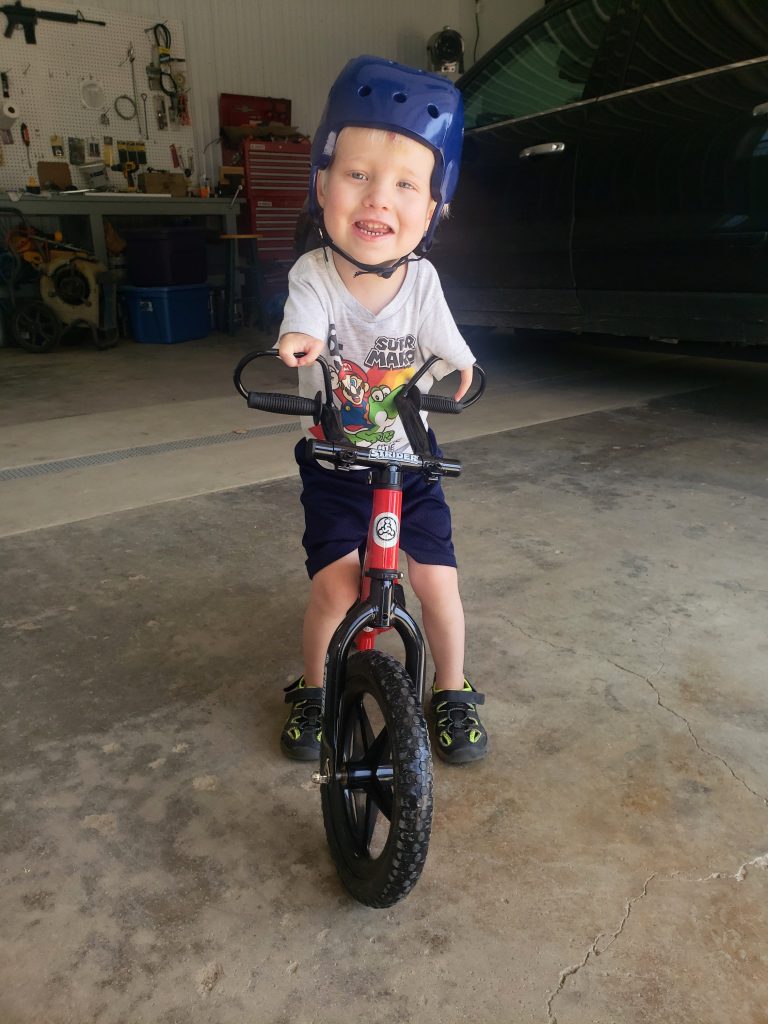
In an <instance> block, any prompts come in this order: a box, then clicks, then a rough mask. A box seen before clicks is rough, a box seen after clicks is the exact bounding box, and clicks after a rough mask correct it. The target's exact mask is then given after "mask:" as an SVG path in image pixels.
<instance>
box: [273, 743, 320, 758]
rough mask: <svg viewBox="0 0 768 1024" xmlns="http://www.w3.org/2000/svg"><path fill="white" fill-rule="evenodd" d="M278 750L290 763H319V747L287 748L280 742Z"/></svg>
mask: <svg viewBox="0 0 768 1024" xmlns="http://www.w3.org/2000/svg"><path fill="white" fill-rule="evenodd" d="M280 749H281V750H282V752H283V754H284V755H285V756H286V757H287V758H289V759H290V760H291V761H319V760H320V747H319V746H318V747H316V748H313V747H289V746H288V745H287V744H286V743H283V741H282V740H280Z"/></svg>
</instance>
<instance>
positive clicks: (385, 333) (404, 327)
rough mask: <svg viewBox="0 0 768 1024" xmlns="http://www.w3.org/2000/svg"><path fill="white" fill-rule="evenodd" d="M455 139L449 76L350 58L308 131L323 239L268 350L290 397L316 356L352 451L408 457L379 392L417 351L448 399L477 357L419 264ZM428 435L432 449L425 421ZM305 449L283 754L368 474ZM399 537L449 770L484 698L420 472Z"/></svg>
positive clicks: (433, 490)
mask: <svg viewBox="0 0 768 1024" xmlns="http://www.w3.org/2000/svg"><path fill="white" fill-rule="evenodd" d="M462 134H463V111H462V105H461V96H460V94H459V92H458V91H457V90H456V89H455V88H454V86H453V85H451V83H450V82H449V81H448V80H447V79H444V78H441V77H440V76H439V75H433V74H429V73H427V72H423V71H418V70H416V69H414V68H408V67H405V66H403V65H400V64H396V63H394V62H393V61H387V60H383V59H381V58H378V57H358V58H356V59H355V60H352V61H350V62H349V63H348V64H347V65H346V67H345V68H344V69H343V70H342V72H341V74H340V75H339V77H338V78H337V80H336V82H335V83H334V85H333V86H332V88H331V91H330V94H329V97H328V103H327V106H326V108H325V111H324V113H323V117H322V120H321V123H320V126H319V128H318V130H317V133H316V135H315V138H314V141H313V145H312V170H311V177H310V211H311V213H312V214H313V216H314V218H315V220H316V222H317V225H318V229H319V231H320V235H321V240H322V243H323V248H322V249H317V250H315V251H314V252H310V253H307V254H305V255H304V256H302V257H301V258H300V259H299V260H298V261H297V263H296V264H295V266H294V267H293V269H292V271H291V274H290V278H289V295H288V301H287V303H286V307H285V315H284V319H283V322H282V325H281V328H280V341H279V355H280V358H281V359H282V360H283V362H284V363H285V364H286V365H287V366H297V367H299V389H300V392H301V394H302V395H309V396H312V395H314V394H316V392H317V391H318V390H321V391H322V389H323V384H322V377H321V375H320V370H319V367H318V366H317V365H316V363H315V360H316V359H317V357H318V355H321V354H322V355H323V356H324V358H325V359H326V360H327V361H328V362H329V363H330V365H331V367H332V381H333V386H334V393H335V395H336V397H337V399H338V401H339V405H340V408H341V416H342V421H343V425H344V431H345V434H346V435H347V437H348V438H349V440H350V441H352V442H354V443H355V444H357V445H366V446H367V445H370V446H375V447H377V448H382V447H383V448H388V449H392V450H397V451H410V445H409V442H408V440H407V438H406V436H405V433H404V431H403V428H402V425H401V423H400V420H399V417H398V415H397V411H396V409H395V407H394V403H393V402H392V401H388V397H389V396H390V395H391V394H392V392H393V391H394V389H395V388H397V387H399V386H400V385H403V384H405V383H406V382H407V381H408V380H409V379H410V378H411V377H412V376H413V374H414V373H415V372H416V370H418V369H419V367H420V366H422V365H423V364H424V362H425V361H426V360H427V359H428V358H429V356H431V355H437V356H439V357H440V359H441V360H444V362H441V363H438V364H436V365H435V367H434V368H433V369H434V370H438V369H439V372H434V373H433V374H432V375H430V374H429V373H427V374H426V375H425V377H424V378H422V380H421V381H420V386H421V389H422V390H423V391H428V390H429V388H430V387H431V385H432V383H433V381H434V380H436V379H439V378H440V377H442V376H444V375H445V374H446V373H448V372H450V371H451V370H453V369H458V370H460V371H461V381H460V384H459V388H458V391H457V392H456V395H455V397H456V400H458V399H460V398H461V397H462V396H463V395H464V394H465V393H466V392H467V390H468V389H469V386H470V384H471V381H472V373H473V371H472V364H473V363H474V357H473V355H472V353H471V351H470V350H469V348H468V347H467V345H466V343H465V342H464V339H463V338H462V337H461V335H460V334H459V331H458V329H457V327H456V324H455V323H454V321H453V318H452V317H451V314H450V312H449V310H448V307H447V304H446V302H445V298H444V297H443V293H442V290H441V288H440V283H439V281H438V278H437V274H436V272H435V270H434V268H433V267H432V265H431V264H429V263H427V262H426V261H422V254H423V253H424V252H425V251H426V250H427V249H428V248H429V246H430V244H431V241H432V236H433V234H434V230H435V227H436V225H437V222H438V220H439V218H440V217H441V215H442V214H443V211H444V207H445V205H446V203H448V202H449V201H450V199H451V196H452V195H453V191H454V189H455V187H456V181H457V178H458V170H459V161H460V158H461V144H462ZM300 353H304V354H303V355H300ZM297 354H298V355H297ZM304 425H305V427H306V429H307V432H308V434H309V435H310V436H316V437H321V436H322V432H321V430H320V428H319V427H316V426H314V425H313V424H312V421H311V420H308V421H307V422H306V423H305V424H304ZM429 436H430V444H431V445H432V446H433V449H434V451H435V452H436V453H437V452H438V451H439V449H438V448H437V446H436V442H435V437H434V434H433V433H432V431H431V430H430V431H429ZM305 446H306V439H303V440H302V441H300V442H299V444H298V445H297V446H296V453H295V454H296V461H297V463H298V465H299V470H300V474H301V480H302V483H303V487H304V490H303V493H302V497H301V500H302V504H303V505H304V513H305V523H306V529H305V533H304V537H303V544H304V548H305V550H306V553H307V563H306V564H307V571H308V573H309V576H310V579H311V581H312V583H311V590H310V597H309V606H308V608H307V611H306V616H305V619H304V634H303V650H304V673H303V675H302V676H301V677H300V678H299V679H298V680H297V681H296V682H295V683H293V684H292V685H291V686H289V687H288V688H287V690H286V698H285V699H286V702H287V703H289V704H291V705H292V707H291V712H290V714H289V716H288V720H287V721H286V723H285V726H284V728H283V732H282V735H281V748H282V750H283V752H284V753H285V754H286V755H287V756H288V757H291V758H295V759H299V760H310V759H312V760H314V759H316V758H317V757H318V755H319V750H320V742H319V740H320V724H321V723H320V715H321V693H322V683H323V667H324V662H325V654H326V650H327V648H328V644H329V642H330V639H331V637H332V635H333V633H334V631H335V629H336V627H337V626H338V625H339V623H340V622H341V620H342V619H343V617H344V615H345V614H346V612H347V610H348V608H349V607H350V605H352V604H353V602H354V601H355V599H356V597H357V590H358V585H359V578H360V560H359V554H358V551H359V549H360V547H361V545H363V544H364V543H365V540H366V537H367V532H368V522H369V517H370V512H371V507H372V491H371V486H370V484H369V483H368V474H367V472H366V471H365V470H354V469H353V470H349V471H339V470H335V469H331V468H325V467H323V466H321V465H320V464H318V463H317V462H316V461H315V460H313V459H310V458H308V457H307V456H306V454H305ZM401 547H402V549H403V550H404V551H405V552H406V555H407V559H408V578H409V580H410V583H411V586H412V587H413V590H414V592H415V593H416V596H417V597H418V599H419V601H420V602H421V608H422V619H423V623H424V630H425V632H426V635H427V641H428V643H429V647H430V651H431V653H432V659H433V661H434V664H435V681H434V686H433V693H432V699H431V703H430V707H429V709H428V711H429V717H430V720H431V721H432V722H433V723H434V725H435V749H436V750H437V753H438V755H439V756H440V757H441V758H442V759H443V760H446V761H448V762H451V763H454V764H462V763H466V762H468V761H475V760H478V759H480V758H481V757H483V756H484V755H485V753H486V749H487V745H488V737H487V734H486V731H485V729H484V728H483V726H482V724H481V722H480V718H479V716H478V713H477V705H478V704H482V703H483V702H484V699H485V698H484V697H483V695H482V694H481V693H478V692H477V691H476V690H475V689H474V687H472V686H471V684H470V683H469V682H468V681H467V679H466V677H465V675H464V612H463V609H462V605H461V599H460V597H459V587H458V576H457V571H456V558H455V556H454V551H453V544H452V542H451V518H450V512H449V509H448V506H447V504H446V502H445V497H444V495H443V491H442V488H441V486H440V484H439V483H438V484H428V483H426V481H425V480H424V479H423V478H422V477H421V476H420V475H419V474H416V473H412V474H406V479H405V482H404V484H403V525H402V531H401Z"/></svg>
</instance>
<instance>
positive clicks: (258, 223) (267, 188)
mask: <svg viewBox="0 0 768 1024" xmlns="http://www.w3.org/2000/svg"><path fill="white" fill-rule="evenodd" d="M243 156H244V164H245V193H246V199H247V202H248V206H247V210H246V215H245V219H246V220H247V226H248V231H249V232H251V233H254V234H258V235H260V236H261V237H260V239H259V245H258V250H259V254H260V256H261V258H262V259H264V260H275V259H279V260H286V259H292V258H293V255H294V252H293V235H294V231H295V228H296V220H297V219H298V216H299V213H300V212H301V208H302V206H303V204H304V200H305V199H306V196H307V190H308V187H309V168H310V144H309V142H254V141H249V142H246V143H245V144H244V145H243Z"/></svg>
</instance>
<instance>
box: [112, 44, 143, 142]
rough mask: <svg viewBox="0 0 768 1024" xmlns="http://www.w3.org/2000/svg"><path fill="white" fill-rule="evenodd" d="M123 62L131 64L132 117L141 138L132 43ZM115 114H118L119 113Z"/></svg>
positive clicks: (134, 57) (134, 55)
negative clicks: (134, 119)
mask: <svg viewBox="0 0 768 1024" xmlns="http://www.w3.org/2000/svg"><path fill="white" fill-rule="evenodd" d="M125 60H127V61H130V64H131V82H132V84H133V116H134V117H135V118H136V124H137V125H138V126H139V136H140V137H141V135H142V131H141V116H140V115H139V93H138V90H137V89H136V68H135V67H134V66H133V65H134V62H135V60H136V54H135V52H134V49H133V43H129V44H128V52H127V54H126V57H125ZM125 60H123V61H121V62H120V66H121V67H122V66H123V64H125ZM115 110H117V106H115ZM117 112H118V113H120V112H119V111H117ZM121 116H122V115H121ZM126 120H127V118H126Z"/></svg>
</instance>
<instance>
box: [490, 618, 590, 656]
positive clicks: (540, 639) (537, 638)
mask: <svg viewBox="0 0 768 1024" xmlns="http://www.w3.org/2000/svg"><path fill="white" fill-rule="evenodd" d="M501 618H502V620H503V621H504V622H506V624H507V625H508V626H511V627H512V629H516V630H517V631H518V633H522V634H523V636H527V637H528V639H529V640H533V642H534V643H536V644H544V646H545V647H551V648H552V650H553V651H562V652H563V653H564V654H576V653H577V652H576V649H575V648H574V647H565V646H563V645H562V644H555V643H552V641H551V640H545V639H544V637H542V636H534V634H533V633H529V632H528V631H527V630H525V629H523V627H522V626H518V624H517V623H516V622H513V621H512V620H511V619H508V618H507V617H506V615H502V616H501Z"/></svg>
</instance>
